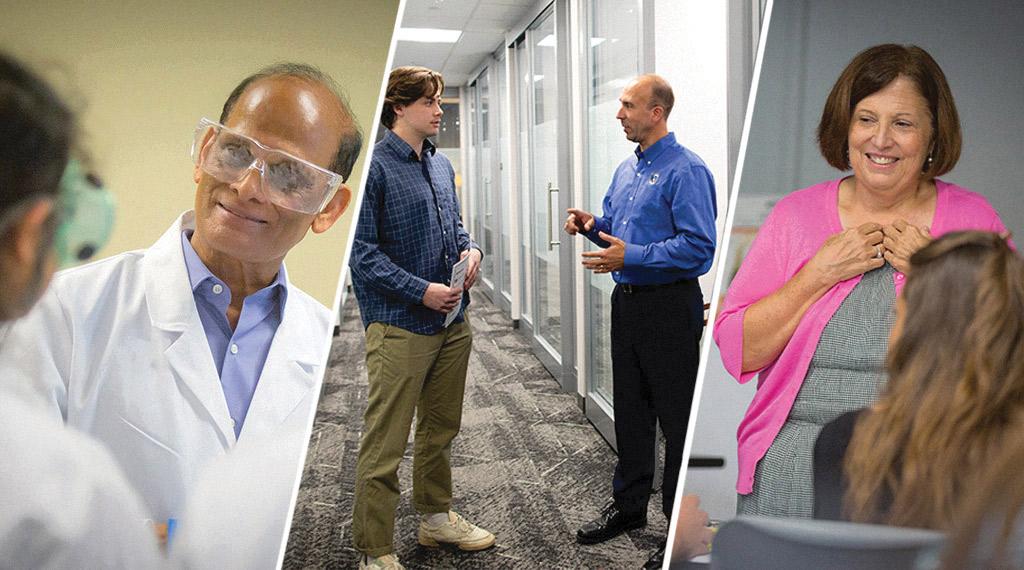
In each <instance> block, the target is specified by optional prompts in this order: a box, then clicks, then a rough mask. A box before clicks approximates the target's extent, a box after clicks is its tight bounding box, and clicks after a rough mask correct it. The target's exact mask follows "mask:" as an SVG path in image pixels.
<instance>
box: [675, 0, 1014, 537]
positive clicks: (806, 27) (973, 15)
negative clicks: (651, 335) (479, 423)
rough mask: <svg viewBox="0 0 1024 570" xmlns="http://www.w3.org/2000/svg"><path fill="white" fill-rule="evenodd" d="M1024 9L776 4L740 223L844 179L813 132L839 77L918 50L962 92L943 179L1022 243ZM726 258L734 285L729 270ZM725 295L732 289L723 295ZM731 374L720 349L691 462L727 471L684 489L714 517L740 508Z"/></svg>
mask: <svg viewBox="0 0 1024 570" xmlns="http://www.w3.org/2000/svg"><path fill="white" fill-rule="evenodd" d="M1021 29H1024V5H1022V4H1020V3H1018V2H1010V1H975V2H959V1H952V0H931V1H915V2H892V1H887V0H863V1H860V2H849V1H848V0H843V1H840V0H813V1H811V0H802V1H801V0H776V2H775V4H774V8H773V13H772V15H771V23H770V29H769V31H768V40H767V44H766V48H765V55H764V63H763V65H762V70H761V79H760V85H759V87H758V92H757V96H756V97H757V98H756V103H755V108H754V115H753V121H752V124H751V128H750V142H749V144H748V146H747V152H746V159H745V165H744V169H743V173H742V181H741V187H740V190H739V192H740V193H739V198H738V201H737V211H736V223H737V225H756V224H760V222H761V221H762V220H763V219H764V217H765V216H766V215H767V213H768V210H769V209H770V207H771V205H772V204H773V203H774V201H775V200H777V199H778V198H779V197H781V196H783V195H785V194H787V193H788V192H790V191H792V190H794V189H797V188H803V187H805V186H809V185H811V184H814V183H816V182H820V181H822V180H826V179H833V178H838V177H839V176H841V175H842V174H841V173H840V172H838V171H836V170H834V169H832V168H831V167H829V166H828V165H827V164H826V163H825V161H824V160H823V159H822V158H821V155H820V154H819V153H818V150H817V146H816V144H815V141H814V131H815V128H816V126H817V123H818V119H819V118H820V116H821V109H822V106H823V105H824V103H825V98H826V97H827V95H828V92H829V90H830V89H831V87H832V84H833V82H834V81H835V80H836V78H837V77H838V76H839V73H840V72H841V71H842V69H843V67H844V66H845V65H846V64H847V63H848V62H849V60H850V59H851V58H852V57H853V56H854V55H855V54H856V53H857V52H859V51H861V50H862V49H864V48H867V47H869V46H872V45H876V44H880V43H888V42H893V43H901V44H917V45H919V46H921V47H923V48H924V49H926V50H928V52H929V53H931V54H932V56H933V57H934V58H935V60H936V61H937V62H938V63H939V65H940V66H941V67H942V69H943V71H944V72H945V73H946V77H947V79H948V81H949V83H950V87H951V89H952V90H953V95H954V97H955V100H956V104H957V108H958V110H959V111H960V120H961V123H962V127H963V131H964V148H963V154H962V156H961V158H960V162H959V164H958V166H957V167H956V169H955V170H953V171H952V172H950V173H949V174H946V175H945V176H943V177H942V178H943V179H944V180H946V181H948V182H954V183H956V184H959V185H961V186H964V187H967V188H969V189H971V190H974V191H975V192H979V193H981V194H984V195H985V196H986V197H988V199H989V201H990V202H992V204H993V206H995V208H996V210H998V211H999V213H1000V214H1001V216H1002V218H1003V221H1004V222H1005V224H1006V226H1007V227H1008V228H1009V229H1010V230H1011V231H1012V232H1014V234H1015V235H1016V236H1017V242H1018V243H1020V242H1021V239H1022V238H1024V191H1022V186H1024V183H1022V182H1021V173H1022V170H1024V167H1022V164H1024V109H1022V106H1024V41H1021V34H1020V30H1021ZM733 263H734V262H733V261H731V260H730V261H727V263H726V275H725V279H726V281H725V285H728V278H729V277H730V276H729V273H728V271H729V268H730V267H731V266H732V264H733ZM723 292H724V288H723ZM753 384H754V382H751V383H750V384H748V385H746V386H742V387H741V386H739V385H738V384H737V383H736V382H735V380H734V379H733V378H732V377H730V376H728V375H727V374H726V373H725V370H724V369H723V367H722V363H721V357H720V355H719V354H718V351H717V347H716V346H714V344H713V343H712V348H711V351H710V354H709V363H708V369H707V374H706V377H705V380H704V386H703V391H702V395H701V401H700V412H699V414H698V421H697V429H696V432H695V434H694V445H693V450H694V451H693V454H694V455H713V456H722V457H725V459H726V468H725V469H724V470H721V469H716V470H707V469H700V470H697V469H694V470H690V471H689V473H688V475H687V482H686V492H696V493H698V494H700V495H701V498H702V501H703V503H704V504H705V505H706V507H707V510H708V512H709V513H710V514H711V516H712V517H713V518H730V517H731V516H733V512H734V509H735V495H734V493H735V491H734V486H735V482H736V465H735V457H736V440H735V434H736V427H737V424H738V422H739V419H740V418H742V415H743V412H744V411H745V409H746V407H747V404H748V403H749V402H750V398H751V397H752V394H753Z"/></svg>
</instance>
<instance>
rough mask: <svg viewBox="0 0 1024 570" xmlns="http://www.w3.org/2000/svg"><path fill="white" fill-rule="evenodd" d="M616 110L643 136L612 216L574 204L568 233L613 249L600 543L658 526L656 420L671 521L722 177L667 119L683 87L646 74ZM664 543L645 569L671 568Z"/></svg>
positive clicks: (608, 200)
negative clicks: (651, 523)
mask: <svg viewBox="0 0 1024 570" xmlns="http://www.w3.org/2000/svg"><path fill="white" fill-rule="evenodd" d="M619 101H620V102H621V107H620V109H619V112H618V114H617V115H616V118H617V119H618V120H619V121H620V122H621V123H622V129H623V131H625V134H626V138H627V139H629V140H630V141H632V142H635V143H637V148H636V150H635V151H634V154H635V155H636V156H631V157H629V158H628V159H626V160H625V161H623V162H622V164H620V165H619V167H618V169H616V171H615V175H614V177H613V178H612V183H611V186H610V187H609V188H608V194H607V195H606V196H605V198H604V204H603V206H604V215H603V216H594V215H592V214H590V213H589V212H585V211H583V210H579V209H576V208H570V209H569V216H568V218H567V219H566V222H565V231H566V232H567V233H569V234H570V235H576V234H578V233H579V234H583V235H584V236H586V237H587V238H588V239H590V240H591V241H592V242H594V243H595V244H597V245H599V246H600V247H602V248H603V249H600V250H598V251H593V252H586V253H584V254H583V265H584V267H586V268H587V269H589V270H591V271H593V272H594V273H610V274H611V276H612V278H613V279H614V280H615V283H616V286H615V290H614V291H613V292H612V327H611V337H612V374H613V377H614V390H613V397H614V400H615V438H616V441H617V443H618V451H619V461H618V464H617V465H616V467H615V475H614V478H613V480H612V489H613V500H612V501H611V502H610V503H609V504H608V506H607V507H605V509H604V510H603V511H602V512H601V516H600V517H598V518H597V519H596V520H594V521H592V522H590V523H588V524H586V525H584V526H583V527H582V528H581V529H580V530H579V531H578V532H577V536H576V538H577V540H578V541H579V542H580V543H583V544H594V543H598V542H602V541H605V540H608V539H610V538H612V537H614V536H617V535H618V534H620V533H622V532H624V531H626V530H629V529H633V528H639V527H642V526H644V525H646V524H647V502H648V498H649V496H650V494H651V485H652V482H653V480H654V463H655V456H654V454H655V421H657V422H658V423H660V424H661V429H662V431H663V432H664V434H665V439H666V441H667V445H666V450H665V473H664V475H665V476H664V483H663V485H662V511H663V512H664V513H665V516H666V517H668V518H669V520H671V515H672V502H673V500H674V499H675V489H676V484H677V483H678V479H679V468H680V464H681V463H682V456H683V443H684V441H685V439H686V424H687V421H688V418H689V412H690V404H691V400H692V398H693V388H694V383H695V381H696V375H697V364H698V359H699V353H700V351H699V344H700V337H701V333H702V332H703V326H704V319H703V314H704V311H703V304H704V303H703V297H702V294H701V290H700V286H699V285H698V283H697V277H699V276H701V275H703V274H704V273H707V271H708V269H709V268H710V267H711V262H712V260H713V258H714V255H715V215H716V206H715V182H714V179H713V178H712V177H711V172H710V171H709V170H708V168H707V166H706V165H705V164H704V162H703V161H702V160H701V159H700V157H698V156H697V155H696V154H694V153H693V152H691V151H690V150H688V149H687V148H685V147H683V146H682V145H680V144H679V143H678V142H676V138H675V135H674V134H673V133H670V132H669V131H668V126H667V124H666V121H667V119H668V116H669V113H670V112H671V111H672V105H673V102H674V97H673V95H672V88H671V87H670V86H669V84H668V83H667V82H666V81H665V80H664V79H663V78H661V77H659V76H657V75H653V74H650V75H641V76H640V77H638V78H636V79H635V80H633V81H632V82H631V83H630V84H629V85H628V86H627V87H626V89H625V90H624V91H623V92H622V96H621V97H620V98H619ZM664 553H665V543H664V542H662V544H661V547H660V549H659V551H658V552H656V553H655V555H654V556H653V557H652V558H651V560H650V561H648V563H647V566H645V568H648V567H649V568H661V565H662V560H663V558H664Z"/></svg>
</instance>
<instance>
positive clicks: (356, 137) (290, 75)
mask: <svg viewBox="0 0 1024 570" xmlns="http://www.w3.org/2000/svg"><path fill="white" fill-rule="evenodd" d="M282 79H287V80H292V81H298V82H303V83H305V84H306V85H307V86H308V87H310V89H309V90H307V93H314V94H315V96H316V98H317V99H320V104H321V105H322V106H323V108H324V109H325V110H326V111H327V112H326V113H324V115H325V116H324V119H326V120H334V121H336V122H338V126H340V127H341V128H340V132H341V138H340V140H339V141H338V147H337V152H336V153H335V156H334V159H333V160H332V161H331V163H330V165H329V166H328V168H329V169H330V170H332V171H334V172H337V173H338V174H340V175H341V176H342V178H344V179H345V180H347V179H348V177H349V175H351V174H352V168H353V166H354V165H355V162H356V159H357V158H358V157H359V150H360V149H361V148H362V146H363V133H362V131H361V130H360V128H359V124H358V123H357V122H356V119H355V116H354V115H353V114H352V109H351V108H350V107H349V104H348V98H347V97H346V96H345V93H344V91H342V89H341V87H339V86H338V84H337V82H335V81H334V79H333V78H331V76H330V75H327V74H326V73H324V72H323V71H320V70H319V69H317V68H316V67H313V66H312V65H306V64H302V63H278V64H274V65H270V66H267V67H264V68H263V69H261V70H259V71H257V72H256V73H254V74H252V75H250V76H248V77H246V78H245V79H243V80H242V81H241V82H239V83H238V85H236V86H235V88H234V90H232V91H231V94H230V95H228V98H227V100H226V101H225V102H224V108H223V110H222V111H221V115H220V122H221V123H225V122H226V121H227V119H228V116H229V115H230V114H231V111H232V110H233V109H234V107H235V104H236V103H237V102H238V100H239V99H240V98H241V97H242V95H243V94H245V93H246V92H247V91H249V90H250V89H251V88H254V87H255V86H257V85H258V84H260V83H266V82H267V81H272V80H282ZM305 103H309V102H305Z"/></svg>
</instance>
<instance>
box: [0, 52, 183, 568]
mask: <svg viewBox="0 0 1024 570" xmlns="http://www.w3.org/2000/svg"><path fill="white" fill-rule="evenodd" d="M0 125H2V128H0V236H2V239H0V345H3V343H4V341H3V340H2V339H3V338H4V333H5V332H6V328H7V327H8V326H9V325H10V323H11V321H13V320H14V319H17V318H19V317H21V316H22V315H24V314H25V313H26V312H27V311H29V309H30V308H31V307H32V305H33V304H34V303H35V302H36V300H37V299H38V298H39V297H40V295H42V294H43V291H44V290H45V289H46V286H47V284H48V283H49V281H50V277H51V276H52V275H53V270H54V267H55V265H56V263H55V258H56V256H55V255H54V254H55V251H56V248H55V247H54V243H55V241H58V240H59V241H60V243H62V244H66V243H68V238H69V233H73V232H69V231H68V228H69V222H70V221H71V219H73V218H74V216H73V215H69V214H68V210H69V208H68V206H69V202H70V201H69V200H68V196H67V194H68V191H67V189H66V188H67V185H66V184H62V183H61V180H62V173H64V171H65V168H66V165H67V164H68V157H69V148H70V146H71V145H72V142H73V138H74V119H73V117H72V115H71V113H70V111H69V110H68V109H67V107H66V106H65V105H64V104H63V103H62V102H61V101H60V100H59V99H58V97H57V96H56V95H55V94H54V93H53V91H51V89H50V88H49V87H48V86H47V85H46V84H44V83H43V82H42V81H40V80H39V79H38V78H36V77H35V76H34V75H33V74H32V73H31V72H29V71H27V70H26V69H24V68H23V67H22V66H21V65H20V64H18V63H17V62H15V61H13V60H12V59H10V58H8V57H6V56H4V55H3V54H0ZM69 178H71V179H74V177H69V176H68V175H65V176H64V179H65V180H68V179H69ZM81 181H83V182H84V180H81ZM62 188H63V189H62ZM58 226H60V228H59V229H58ZM58 234H59V236H60V237H58ZM22 380H23V379H22ZM16 388H17V386H15V385H12V384H11V383H10V382H4V383H3V384H0V453H2V454H3V458H4V459H3V468H0V566H3V567H5V568H156V567H158V566H161V565H162V564H164V562H165V561H164V560H163V557H162V556H161V555H160V552H159V550H158V548H157V541H156V537H155V536H154V535H153V534H152V530H151V527H150V525H148V524H147V523H146V521H145V518H146V517H145V515H144V514H143V509H142V504H141V502H140V500H139V498H138V496H137V495H136V494H135V492H134V490H133V489H131V487H130V486H129V484H128V483H127V481H126V480H125V478H124V475H122V473H121V471H120V469H119V468H118V466H117V464H116V463H115V462H114V460H113V458H111V457H110V454H109V453H108V452H107V450H106V449H104V447H103V446H102V445H100V444H99V443H97V442H95V441H92V440H91V439H90V438H89V437H88V436H85V435H83V434H80V433H76V432H75V430H71V429H67V428H65V427H64V426H62V425H60V424H57V423H54V422H53V421H52V418H51V417H50V416H49V415H48V414H47V413H46V411H45V410H44V409H40V406H38V405H33V403H32V402H30V401H25V400H24V399H23V398H20V397H18V395H17V392H18V390H17V389H16Z"/></svg>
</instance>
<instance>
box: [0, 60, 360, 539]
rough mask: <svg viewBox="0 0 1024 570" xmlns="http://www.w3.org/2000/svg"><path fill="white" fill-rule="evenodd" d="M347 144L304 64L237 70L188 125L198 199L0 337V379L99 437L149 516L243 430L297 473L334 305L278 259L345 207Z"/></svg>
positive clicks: (328, 84)
mask: <svg viewBox="0 0 1024 570" xmlns="http://www.w3.org/2000/svg"><path fill="white" fill-rule="evenodd" d="M361 144H362V137H361V133H360V131H359V128H358V126H357V124H356V121H355V119H354V117H353V116H352V113H351V111H350V109H349V107H348V104H347V102H346V99H345V97H344V96H343V95H342V94H341V91H340V90H339V89H338V87H337V86H336V85H335V84H334V82H333V80H331V79H330V78H329V77H328V76H327V75H325V74H324V73H322V72H320V71H319V70H317V69H315V68H313V67H310V66H305V65H299V64H278V65H274V66H271V67H269V68H266V69H264V70H262V71H260V72H258V73H256V74H253V75H251V76H249V77H247V78H246V79H245V80H243V81H242V82H241V83H240V84H239V85H238V86H237V87H236V88H235V89H234V91H233V92H232V93H231V95H230V96H229V97H228V99H227V101H226V102H225V104H224V108H223V111H222V113H221V116H220V119H219V120H218V121H212V120H209V119H203V120H202V121H200V123H199V125H198V127H197V128H196V131H195V135H194V141H193V147H192V158H193V161H194V165H195V167H194V172H193V179H194V181H195V183H196V184H197V188H196V192H195V209H194V210H192V211H188V212H185V213H184V214H182V215H181V216H180V217H179V218H178V220H177V221H175V222H174V224H173V225H172V226H171V227H170V228H169V229H168V230H167V231H166V232H165V233H164V235H163V236H162V237H161V238H160V239H159V240H158V241H157V242H156V243H155V244H154V245H153V246H152V247H150V248H149V249H147V250H141V251H132V252H127V253H123V254H120V255H116V256H114V257H110V258H107V259H103V260H100V261H97V262H94V263H91V264H88V265H85V266H82V267H78V268H75V269H73V270H69V271H66V272H62V273H61V274H58V275H57V277H56V278H55V279H54V283H53V286H52V287H51V288H50V291H49V292H48V293H47V294H46V296H45V297H44V298H43V299H42V300H41V302H40V304H39V306H38V307H36V309H35V310H33V311H32V313H31V314H29V316H28V317H26V319H24V320H23V321H22V322H19V323H18V324H17V326H15V327H13V329H12V330H11V333H10V335H9V338H8V339H7V340H8V341H7V342H6V343H5V344H4V346H3V347H2V349H0V350H2V352H0V367H2V369H3V370H4V371H5V374H4V377H3V378H0V384H6V383H12V382H18V383H30V384H32V385H33V386H34V391H35V393H36V394H37V395H40V396H42V399H43V401H45V402H46V403H47V405H49V408H50V410H51V414H52V417H53V418H54V419H56V420H59V421H62V422H64V423H66V424H67V425H69V426H73V427H75V428H78V429H80V430H82V431H84V432H86V433H88V434H90V435H92V436H94V437H95V438H97V439H99V440H100V441H102V442H103V443H105V444H106V445H107V447H108V448H109V450H110V451H111V453H112V454H113V456H114V457H115V459H116V460H117V462H118V463H119V464H120V467H121V468H122V469H123V471H124V473H125V474H126V476H127V478H128V480H129V482H130V483H131V484H132V486H134V487H135V488H136V489H138V491H139V493H140V494H141V496H142V499H143V501H144V505H145V507H146V511H147V516H148V517H150V518H152V519H154V520H155V521H161V522H168V523H171V522H173V523H175V524H176V526H177V528H178V529H179V530H181V531H184V529H185V528H186V527H187V526H188V525H189V521H188V520H182V513H183V512H184V510H185V503H186V501H187V498H188V494H189V492H190V489H191V487H192V486H193V485H194V484H195V483H196V481H197V479H198V476H199V473H200V471H201V470H202V469H203V468H204V467H205V466H206V465H207V464H209V463H211V462H212V461H213V460H215V459H217V458H220V457H222V456H224V455H225V454H227V453H228V451H229V450H231V449H232V448H233V447H234V446H235V445H236V444H237V443H238V442H240V441H245V440H249V439H253V438H261V437H265V436H270V435H273V436H275V437H280V438H283V439H284V440H285V441H287V442H288V445H289V447H290V449H289V450H288V452H287V453H286V454H285V455H284V456H283V457H285V460H287V461H291V462H293V465H294V469H295V473H296V475H297V474H298V467H299V466H298V463H299V460H300V458H301V456H302V450H303V449H304V447H305V445H306V443H307V441H306V439H307V438H308V435H307V433H306V431H307V428H308V426H309V423H310V420H311V417H312V414H313V413H314V410H315V404H316V400H317V396H318V393H317V387H318V386H319V381H320V379H321V376H322V373H323V367H324V365H325V363H326V360H327V349H328V346H329V341H328V339H329V336H330V328H331V323H332V315H331V313H330V311H329V310H328V309H327V308H326V307H324V306H323V305H321V304H320V303H319V302H317V301H316V300H314V299H313V298H312V297H310V296H309V295H307V294H306V293H304V292H303V291H301V290H300V289H298V288H297V287H295V286H294V285H292V284H291V283H289V281H288V278H287V274H286V271H285V268H284V264H283V260H284V257H285V255H286V254H287V253H288V251H289V250H290V249H291V248H292V247H293V246H294V245H296V244H297V243H298V242H299V241H300V240H302V239H303V237H304V236H305V235H306V234H307V233H308V231H309V230H310V229H312V230H313V232H315V233H320V232H324V231H326V230H327V229H329V228H330V227H331V226H332V225H333V224H334V222H335V221H336V220H337V219H338V217H339V216H340V215H341V214H342V212H343V211H344V209H345V208H346V206H347V204H348V202H349V199H350V191H349V189H348V188H347V186H345V184H344V181H345V179H346V178H347V177H348V175H349V174H350V173H351V170H352V166H353V164H354V162H355V160H356V157H357V156H358V154H359V149H360V147H361ZM138 153H143V154H144V153H145V149H137V148H133V149H126V150H125V154H126V157H127V156H131V155H134V154H138ZM136 192H137V193H138V194H139V195H144V194H145V192H146V188H145V185H140V187H139V188H138V189H137V190H136ZM291 483H294V478H293V480H291V481H277V482H274V481H269V480H267V478H265V477H264V474H263V473H259V472H253V473H250V474H249V476H248V477H245V478H242V479H241V480H238V481H235V482H233V484H234V485H247V486H250V487H253V488H254V489H259V488H261V487H263V488H265V486H266V485H271V484H279V485H286V486H287V487H288V489H289V490H290V489H291V486H292V485H291ZM229 492H231V491H229V490H228V489H225V490H224V496H225V497H226V496H228V494H229ZM272 494H273V495H280V496H289V497H290V493H272ZM288 507H289V505H288V504H287V503H282V504H279V505H277V506H276V508H277V509H278V510H279V511H280V516H281V517H286V516H287V510H288ZM226 508H229V507H226ZM266 522H267V521H253V522H252V524H266ZM243 530H244V529H240V530H239V532H242V531H243ZM172 551H173V548H172Z"/></svg>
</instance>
